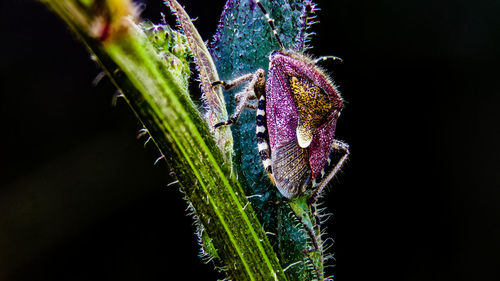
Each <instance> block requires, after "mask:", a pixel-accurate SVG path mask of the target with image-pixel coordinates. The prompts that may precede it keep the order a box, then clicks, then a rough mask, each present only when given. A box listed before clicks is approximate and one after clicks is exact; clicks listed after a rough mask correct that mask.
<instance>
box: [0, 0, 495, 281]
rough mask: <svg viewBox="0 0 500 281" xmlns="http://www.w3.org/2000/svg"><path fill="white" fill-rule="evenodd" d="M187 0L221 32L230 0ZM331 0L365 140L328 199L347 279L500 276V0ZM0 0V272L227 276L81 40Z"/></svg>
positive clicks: (320, 35) (350, 126)
mask: <svg viewBox="0 0 500 281" xmlns="http://www.w3.org/2000/svg"><path fill="white" fill-rule="evenodd" d="M143 2H145V3H146V10H145V11H144V12H143V16H144V17H145V18H149V19H151V20H153V21H159V20H160V16H159V13H160V12H164V13H167V9H166V8H165V7H164V6H163V5H162V3H161V1H160V0H158V1H152V0H149V1H143ZM180 2H181V3H182V4H184V5H185V6H186V10H187V11H188V13H189V14H190V15H191V17H192V18H198V19H197V21H196V22H195V24H196V26H197V27H198V28H199V30H200V32H201V34H202V37H203V38H205V39H206V40H208V39H210V38H211V36H212V34H213V32H214V31H215V29H216V26H217V21H218V18H219V15H220V13H221V11H222V7H223V2H224V1H180ZM317 2H319V5H320V7H321V8H322V10H321V11H320V12H319V13H318V15H319V19H320V20H321V23H320V24H317V25H315V26H314V31H315V32H317V36H316V37H315V39H314V40H313V41H312V44H313V46H314V48H313V49H312V50H311V51H310V52H311V53H312V54H314V55H318V56H319V55H335V56H339V57H342V58H343V59H344V62H343V63H329V64H328V63H327V64H326V65H325V66H326V67H327V68H328V69H329V70H330V71H331V73H332V76H333V77H334V79H335V81H336V83H337V84H338V85H339V87H340V90H341V91H342V93H343V96H344V98H345V99H346V100H347V102H348V103H347V105H346V107H345V109H344V111H343V114H342V116H341V118H340V120H339V123H338V127H337V132H336V135H337V138H339V139H342V140H344V141H346V142H347V143H349V144H350V145H351V153H352V156H351V157H350V160H349V162H348V163H347V165H346V166H345V167H344V169H343V171H342V173H341V174H340V175H339V176H338V177H337V178H336V179H335V180H334V182H333V184H332V185H331V187H330V190H329V191H328V193H327V195H326V196H325V197H326V198H325V200H326V202H327V203H326V204H327V206H328V208H329V211H330V212H332V213H333V214H334V215H333V217H332V218H331V220H330V221H329V223H328V230H329V232H330V233H331V235H332V236H333V237H334V238H335V247H334V252H335V255H336V262H335V263H336V267H335V268H334V270H333V273H335V276H336V280H340V281H344V280H367V279H383V280H481V281H483V280H484V281H488V280H500V204H499V202H500V200H499V197H500V173H499V172H500V161H499V159H500V153H499V152H500V151H499V148H498V144H499V143H500V127H499V124H498V123H499V121H500V113H499V106H500V95H499V92H500V91H499V90H500V89H499V88H500V85H499V74H500V73H499V70H498V69H499V62H500V56H499V52H497V50H498V49H499V48H500V41H499V40H500V17H499V16H498V14H499V13H500V2H499V1H495V0H490V1H486V0H474V1H472V0H469V1H465V0H463V1H451V0H449V1H430V0H429V1H426V0H419V1H416V0H411V1H340V0H335V1H317ZM1 5H2V9H1V17H0V21H1V27H0V28H1V29H2V30H3V32H2V44H1V45H2V52H1V54H2V58H1V62H0V63H1V71H2V75H1V76H0V77H1V78H0V79H1V83H0V85H1V93H0V94H1V96H0V122H2V128H1V131H2V135H1V138H0V155H1V157H0V159H1V163H2V167H1V170H0V175H1V177H0V280H44V279H50V280H169V279H171V277H172V276H175V275H178V274H180V275H181V276H183V278H181V279H186V280H191V279H192V280H215V279H216V278H217V277H219V278H221V277H222V275H220V274H216V273H215V271H214V270H212V266H211V265H204V264H203V263H202V262H201V261H200V260H199V259H198V258H197V253H198V246H197V242H196V237H195V235H194V234H193V232H194V229H195V227H194V226H193V225H192V219H191V218H190V217H188V216H187V215H186V213H187V212H186V210H185V209H186V204H185V202H183V200H182V195H181V194H180V192H179V191H178V187H177V186H175V185H172V186H168V187H167V184H168V183H170V182H171V181H172V179H170V178H169V176H168V173H166V169H165V168H166V164H165V163H160V164H158V165H156V166H153V162H154V160H155V159H156V157H157V156H159V155H158V153H157V151H156V150H155V149H154V147H153V146H152V145H148V146H146V148H145V149H144V148H143V145H142V144H143V142H144V140H145V139H142V140H137V139H136V138H135V136H136V132H137V130H138V129H140V125H139V124H138V122H137V120H136V119H135V117H134V116H133V114H132V113H131V111H130V110H129V109H128V107H127V106H126V104H125V103H124V102H123V101H122V102H118V106H117V107H112V106H111V99H112V96H113V93H114V91H115V89H114V87H113V86H112V85H111V83H110V82H109V80H107V79H104V80H103V81H102V82H101V83H100V84H98V85H97V86H95V87H94V86H92V83H91V82H92V80H93V79H94V77H95V76H96V75H97V74H98V73H99V69H98V68H97V66H96V65H95V64H94V63H93V62H92V61H91V60H90V59H89V54H88V53H87V52H86V50H85V49H84V48H83V46H82V44H80V43H79V42H78V41H77V40H76V39H74V36H72V34H71V33H70V31H69V30H67V28H66V27H65V26H64V25H63V24H62V22H61V21H60V20H59V19H58V18H57V17H56V16H54V15H53V14H51V13H50V12H49V11H48V10H47V9H46V8H45V7H44V6H43V5H42V4H40V3H38V2H34V1H27V0H18V1H2V3H1ZM169 19H170V20H172V18H171V17H169Z"/></svg>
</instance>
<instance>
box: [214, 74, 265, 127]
mask: <svg viewBox="0 0 500 281" xmlns="http://www.w3.org/2000/svg"><path fill="white" fill-rule="evenodd" d="M247 80H250V82H249V83H248V86H247V87H246V88H245V90H243V91H242V92H240V93H238V94H236V95H235V97H236V98H237V101H238V104H237V106H236V109H235V110H234V113H233V114H232V115H231V117H230V118H229V119H228V120H227V121H224V122H220V123H217V124H215V128H218V127H220V126H226V125H231V124H234V123H236V122H237V121H238V118H239V117H240V114H241V112H242V111H243V109H244V108H246V107H248V108H255V106H254V105H252V104H250V103H248V101H249V100H252V99H256V98H257V96H256V93H255V92H256V90H257V89H258V91H259V95H260V92H262V90H261V89H260V88H261V86H260V85H263V84H264V71H263V70H262V69H258V70H257V71H256V72H255V73H251V74H246V75H243V76H241V77H239V78H237V79H235V80H234V81H231V82H228V83H226V82H223V81H217V82H214V83H212V85H222V86H223V87H224V89H231V88H232V87H234V86H236V85H238V84H241V83H242V82H244V81H247ZM256 87H257V88H256Z"/></svg>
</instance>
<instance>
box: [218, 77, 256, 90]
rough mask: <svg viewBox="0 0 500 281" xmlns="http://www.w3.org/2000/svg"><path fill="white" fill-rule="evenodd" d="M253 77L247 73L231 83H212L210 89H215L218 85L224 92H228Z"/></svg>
mask: <svg viewBox="0 0 500 281" xmlns="http://www.w3.org/2000/svg"><path fill="white" fill-rule="evenodd" d="M254 76H255V73H248V74H245V75H243V76H240V77H238V78H236V79H234V80H233V81H228V82H226V81H222V80H221V81H215V82H213V83H212V87H215V86H218V85H221V86H222V87H223V88H224V90H226V91H227V90H230V89H231V88H233V87H235V86H238V85H239V84H241V83H243V82H245V81H248V80H250V79H252V78H253V77H254Z"/></svg>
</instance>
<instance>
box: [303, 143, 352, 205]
mask: <svg viewBox="0 0 500 281" xmlns="http://www.w3.org/2000/svg"><path fill="white" fill-rule="evenodd" d="M332 148H333V150H332V152H331V153H330V156H329V157H328V160H327V162H326V164H325V167H323V169H321V173H320V174H319V175H318V176H317V177H316V178H315V179H314V180H313V182H312V188H313V189H314V191H313V193H312V196H311V197H310V199H309V202H311V203H313V202H316V201H317V200H318V198H319V196H320V195H321V192H322V191H323V189H324V188H325V186H326V185H327V184H328V182H330V180H331V179H332V178H333V177H334V176H335V174H336V173H337V172H338V171H339V170H340V167H342V165H343V164H344V162H345V160H346V159H347V157H348V156H349V145H348V144H346V143H344V142H341V141H339V140H333V144H332ZM336 150H337V151H339V150H341V151H343V152H344V155H343V156H342V157H341V158H340V160H339V161H338V162H337V164H336V165H335V167H333V168H332V166H331V161H332V156H333V154H334V153H335V151H336Z"/></svg>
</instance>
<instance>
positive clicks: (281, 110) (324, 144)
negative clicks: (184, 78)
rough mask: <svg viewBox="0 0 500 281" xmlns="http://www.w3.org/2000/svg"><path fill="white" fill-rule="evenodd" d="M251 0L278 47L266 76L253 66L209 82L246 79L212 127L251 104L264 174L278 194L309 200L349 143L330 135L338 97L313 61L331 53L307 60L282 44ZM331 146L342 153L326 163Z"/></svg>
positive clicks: (232, 83)
mask: <svg viewBox="0 0 500 281" xmlns="http://www.w3.org/2000/svg"><path fill="white" fill-rule="evenodd" d="M255 3H256V4H257V5H258V6H259V8H260V9H261V11H262V12H263V14H264V16H265V18H266V19H267V22H268V23H269V26H270V28H271V30H272V33H273V35H274V38H275V39H276V41H277V43H278V45H279V47H280V48H279V49H278V50H275V51H273V52H272V53H271V54H270V55H269V69H268V72H267V80H266V78H265V71H264V70H263V69H258V70H257V71H255V72H254V73H250V74H246V75H243V76H241V77H239V78H236V79H235V80H233V81H229V82H225V81H216V82H214V83H213V84H212V85H213V86H217V85H220V86H222V87H223V88H224V89H225V90H229V89H231V88H233V87H235V86H237V85H239V84H241V83H243V82H248V84H247V86H246V88H245V89H244V90H243V91H242V92H240V93H238V94H236V96H235V99H236V101H237V106H236V109H235V111H234V113H233V115H232V116H231V117H230V118H229V120H227V121H224V122H221V123H218V124H216V125H215V127H219V126H223V125H230V124H233V123H235V122H237V120H238V117H239V115H240V113H241V112H242V110H243V109H245V108H252V109H256V110H257V117H256V118H257V121H256V125H257V126H256V134H257V142H258V151H259V154H260V157H261V159H262V163H263V165H264V168H265V170H266V171H267V173H268V175H269V178H270V179H271V181H272V182H273V183H274V184H275V185H276V186H277V188H278V190H279V191H280V192H281V194H282V195H283V196H284V197H286V198H289V199H290V198H295V197H298V196H302V195H306V196H309V198H310V201H312V202H314V201H316V200H317V198H318V196H319V195H320V194H321V192H322V190H323V189H324V187H325V186H326V185H327V183H328V182H329V181H330V180H331V179H332V178H333V176H334V175H335V174H336V173H337V171H338V170H339V169H340V167H341V166H342V164H343V163H344V161H345V160H346V159H347V156H348V155H349V146H348V145H347V144H345V143H343V142H341V141H338V140H336V139H334V133H335V127H336V124H337V119H338V117H339V116H340V112H341V110H342V107H343V100H342V97H341V96H340V93H339V91H338V90H337V88H336V86H335V85H334V83H333V82H332V80H331V79H330V77H329V76H328V75H327V74H326V73H325V72H324V71H323V70H322V69H321V68H320V67H319V66H318V63H319V62H320V61H322V60H326V59H328V58H333V59H336V58H335V57H320V58H318V59H313V58H311V57H309V56H307V55H305V54H303V53H301V52H299V51H293V50H287V49H285V47H284V45H283V43H282V41H281V40H280V37H279V35H278V32H277V30H276V28H275V26H274V21H273V19H271V18H270V16H269V14H268V13H267V11H266V9H265V8H264V6H263V5H262V3H260V1H259V0H255ZM251 100H258V103H257V104H254V103H251V102H250V101H251ZM335 151H341V152H343V156H342V157H341V158H340V159H338V161H337V163H336V164H334V165H332V164H333V163H332V161H333V160H332V159H333V158H332V156H333V154H334V153H335Z"/></svg>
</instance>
